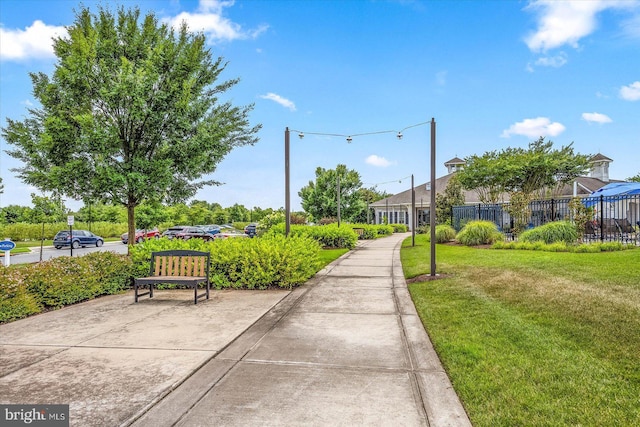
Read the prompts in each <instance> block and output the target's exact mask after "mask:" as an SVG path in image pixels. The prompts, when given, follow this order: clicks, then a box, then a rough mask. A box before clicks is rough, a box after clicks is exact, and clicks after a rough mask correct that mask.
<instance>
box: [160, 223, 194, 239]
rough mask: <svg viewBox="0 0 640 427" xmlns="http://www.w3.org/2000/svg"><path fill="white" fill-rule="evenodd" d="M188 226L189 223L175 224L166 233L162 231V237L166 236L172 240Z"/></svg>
mask: <svg viewBox="0 0 640 427" xmlns="http://www.w3.org/2000/svg"><path fill="white" fill-rule="evenodd" d="M188 227H189V226H188V225H174V226H173V227H169V228H167V229H166V230H165V231H164V233H162V237H166V238H167V239H169V240H171V239H173V238H174V237H176V234H178V233H180V232H182V231H183V230H185V229H186V228H188Z"/></svg>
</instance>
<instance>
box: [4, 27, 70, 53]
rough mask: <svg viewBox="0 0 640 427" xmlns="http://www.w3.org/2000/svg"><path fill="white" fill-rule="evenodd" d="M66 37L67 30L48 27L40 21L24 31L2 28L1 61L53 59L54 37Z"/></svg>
mask: <svg viewBox="0 0 640 427" xmlns="http://www.w3.org/2000/svg"><path fill="white" fill-rule="evenodd" d="M66 35H67V30H66V28H64V27H56V26H53V25H47V24H45V23H44V22H42V21H40V20H37V21H33V24H31V26H30V27H27V28H25V29H24V30H20V29H15V30H11V29H9V30H7V29H4V28H0V59H2V60H18V61H19V60H23V59H29V58H53V57H54V53H53V40H52V39H53V37H60V36H62V37H64V36H66Z"/></svg>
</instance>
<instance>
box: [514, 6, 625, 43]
mask: <svg viewBox="0 0 640 427" xmlns="http://www.w3.org/2000/svg"><path fill="white" fill-rule="evenodd" d="M635 6H637V2H633V1H631V2H630V1H624V0H589V1H582V0H578V1H575V0H572V1H556V0H533V1H531V2H530V3H529V6H528V7H527V9H531V10H535V11H539V16H538V28H537V30H536V32H535V33H533V34H531V35H530V36H529V37H527V38H526V39H525V42H526V43H527V46H528V47H529V49H531V50H532V51H534V52H546V51H548V50H549V49H555V48H558V47H560V46H564V45H569V46H572V47H574V48H577V47H578V41H579V40H580V39H582V38H583V37H585V36H588V35H589V34H591V33H592V32H594V31H595V30H596V28H597V26H598V23H597V19H596V16H597V14H598V13H600V12H602V11H603V10H606V9H613V8H620V9H622V8H632V7H635Z"/></svg>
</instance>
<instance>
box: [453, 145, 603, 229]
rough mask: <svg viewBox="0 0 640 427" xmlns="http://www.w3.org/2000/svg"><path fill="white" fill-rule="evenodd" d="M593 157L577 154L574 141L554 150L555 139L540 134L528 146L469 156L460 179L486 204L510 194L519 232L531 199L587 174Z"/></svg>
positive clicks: (512, 213)
mask: <svg viewBox="0 0 640 427" xmlns="http://www.w3.org/2000/svg"><path fill="white" fill-rule="evenodd" d="M590 159H591V156H590V155H586V154H578V153H575V152H574V150H573V143H572V144H569V145H568V146H563V147H561V148H559V149H554V148H553V142H552V141H545V139H544V138H543V137H540V138H539V139H538V140H536V141H534V142H531V143H530V144H529V146H528V148H526V149H524V148H506V149H504V150H502V151H499V152H496V151H492V152H488V153H485V154H484V155H482V156H472V157H469V158H467V159H466V165H465V167H464V169H463V170H462V171H460V172H458V179H459V180H460V183H461V184H462V186H463V187H464V188H466V189H467V190H476V191H478V192H479V194H480V196H481V201H482V202H484V203H497V202H498V201H499V198H500V197H501V194H505V193H506V194H509V198H510V201H511V203H510V207H509V212H510V214H511V216H512V218H514V220H515V222H516V224H515V228H516V231H519V230H520V229H521V228H522V227H523V226H524V224H526V220H527V218H528V216H527V214H526V210H527V209H528V206H529V203H530V202H531V200H533V198H534V197H535V196H536V195H537V196H538V197H540V198H542V197H544V196H545V195H546V194H547V193H549V192H552V190H553V189H554V188H557V187H560V186H563V185H566V184H568V183H570V182H571V181H573V180H574V179H575V178H576V177H578V176H581V175H584V174H585V173H586V172H587V171H588V170H589V168H590V166H591V162H590Z"/></svg>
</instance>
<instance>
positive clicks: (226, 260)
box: [130, 234, 321, 289]
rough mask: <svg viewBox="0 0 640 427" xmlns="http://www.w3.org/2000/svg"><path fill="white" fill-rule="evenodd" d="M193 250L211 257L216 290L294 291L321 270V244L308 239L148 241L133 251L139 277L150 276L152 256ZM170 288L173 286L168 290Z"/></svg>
mask: <svg viewBox="0 0 640 427" xmlns="http://www.w3.org/2000/svg"><path fill="white" fill-rule="evenodd" d="M172 249H190V250H197V251H203V252H209V253H211V267H210V271H209V275H210V279H211V283H212V286H214V287H216V288H218V289H220V288H245V289H265V288H268V287H273V286H277V287H281V288H287V289H291V288H292V287H293V286H296V285H300V284H302V283H304V282H306V281H307V280H308V279H309V278H310V277H312V276H313V275H314V274H315V273H316V272H317V271H318V269H319V268H320V261H319V254H320V250H321V247H320V245H319V244H318V242H317V241H316V240H314V239H312V238H310V237H308V236H302V235H301V236H291V237H289V238H285V237H284V236H283V235H276V234H273V235H265V236H263V237H261V238H256V239H246V238H231V239H225V240H213V241H210V242H205V241H203V240H201V239H190V240H178V239H173V240H168V239H159V240H148V241H146V242H144V243H141V244H137V245H135V246H133V247H132V248H131V249H130V255H131V258H132V261H133V271H134V275H135V276H136V277H141V276H146V275H147V274H148V273H149V266H150V261H151V253H152V252H155V251H163V250H172ZM166 287H167V288H169V287H171V286H166Z"/></svg>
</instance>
